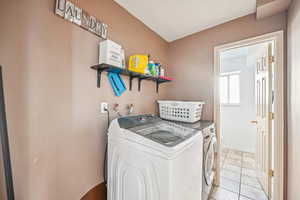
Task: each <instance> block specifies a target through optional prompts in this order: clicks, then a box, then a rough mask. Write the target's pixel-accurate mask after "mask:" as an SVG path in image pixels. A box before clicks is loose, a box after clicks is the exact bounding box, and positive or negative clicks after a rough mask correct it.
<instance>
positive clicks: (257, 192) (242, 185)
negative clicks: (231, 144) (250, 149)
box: [209, 148, 268, 200]
mask: <svg viewBox="0 0 300 200" xmlns="http://www.w3.org/2000/svg"><path fill="white" fill-rule="evenodd" d="M221 158H222V162H221V183H220V186H219V187H214V188H213V190H212V193H211V196H210V198H209V200H267V199H268V198H267V196H266V194H265V193H264V191H263V190H262V187H261V186H260V184H259V182H258V180H257V178H256V171H255V160H254V158H255V156H254V154H252V153H246V152H240V151H236V150H231V149H224V148H223V149H222V155H221Z"/></svg>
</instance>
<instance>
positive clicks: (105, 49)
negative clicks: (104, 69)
mask: <svg viewBox="0 0 300 200" xmlns="http://www.w3.org/2000/svg"><path fill="white" fill-rule="evenodd" d="M103 63H104V64H108V65H113V66H116V67H122V47H121V45H119V44H117V43H115V42H113V41H111V40H104V41H102V42H100V44H99V64H103Z"/></svg>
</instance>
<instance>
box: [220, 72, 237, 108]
mask: <svg viewBox="0 0 300 200" xmlns="http://www.w3.org/2000/svg"><path fill="white" fill-rule="evenodd" d="M233 75H238V76H239V82H238V84H239V89H238V90H239V103H230V76H233ZM221 77H226V79H227V103H222V102H221V98H220V104H221V105H222V106H240V105H241V71H230V72H222V73H220V76H219V79H220V78H221ZM220 95H221V92H220Z"/></svg>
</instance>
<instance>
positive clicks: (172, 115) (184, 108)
mask: <svg viewBox="0 0 300 200" xmlns="http://www.w3.org/2000/svg"><path fill="white" fill-rule="evenodd" d="M157 102H158V104H159V115H160V118H162V119H167V120H174V121H181V122H188V123H194V122H196V121H199V120H201V116H202V109H203V106H204V104H205V103H204V102H203V101H197V102H195V101H157Z"/></svg>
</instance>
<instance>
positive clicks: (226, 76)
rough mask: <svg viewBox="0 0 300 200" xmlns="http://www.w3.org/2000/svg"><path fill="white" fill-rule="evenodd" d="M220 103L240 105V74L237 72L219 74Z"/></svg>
mask: <svg viewBox="0 0 300 200" xmlns="http://www.w3.org/2000/svg"><path fill="white" fill-rule="evenodd" d="M220 102H221V104H223V105H238V104H240V72H239V71H236V72H229V73H222V74H221V76H220Z"/></svg>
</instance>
